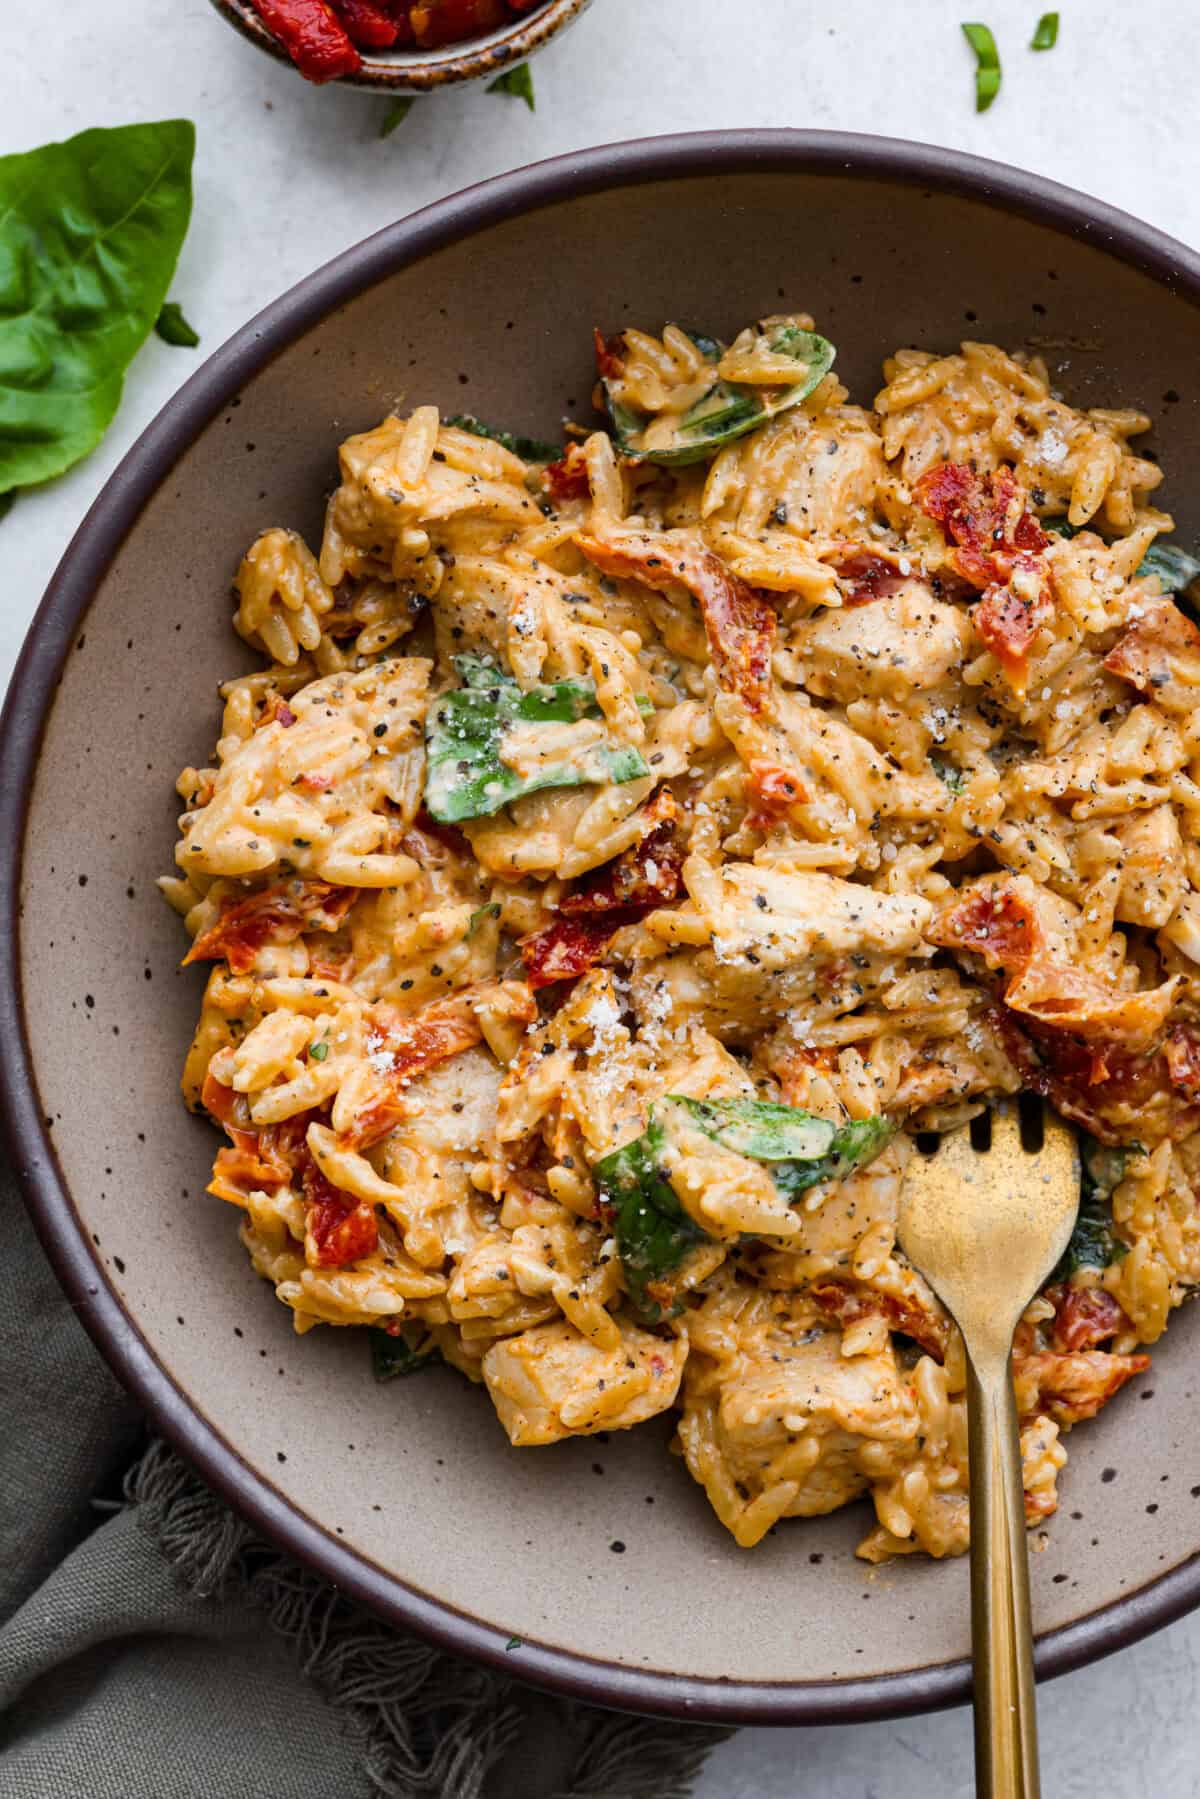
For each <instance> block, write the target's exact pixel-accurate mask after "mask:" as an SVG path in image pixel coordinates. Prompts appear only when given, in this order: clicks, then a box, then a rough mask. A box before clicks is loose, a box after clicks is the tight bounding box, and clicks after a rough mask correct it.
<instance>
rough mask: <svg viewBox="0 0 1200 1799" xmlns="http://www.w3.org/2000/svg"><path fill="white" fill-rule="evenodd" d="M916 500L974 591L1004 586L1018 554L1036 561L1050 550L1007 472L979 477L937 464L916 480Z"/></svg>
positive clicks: (960, 466) (962, 466) (961, 465)
mask: <svg viewBox="0 0 1200 1799" xmlns="http://www.w3.org/2000/svg"><path fill="white" fill-rule="evenodd" d="M914 498H915V499H916V502H917V505H918V506H919V507H920V508H921V511H922V512H923V513H924V514H925V516H926V518H930V519H932V520H933V522H934V523H935V524H937V525H940V526H941V528H942V531H943V532H944V533H945V535H946V537H947V538H948V539H949V540H950V541H951V542H952V543H953V544H954V545H955V549H954V550H953V551H952V552H951V554H950V557H949V562H950V566H951V567H952V568H953V569H954V570H955V571H956V573H958V574H960V575H961V576H962V577H963V579H964V580H967V581H970V582H971V584H972V585H973V586H975V587H979V588H984V587H991V586H992V585H993V584H999V585H1001V586H1003V585H1005V584H1006V583H1007V582H1008V580H1009V577H1010V576H1011V574H1012V572H1013V568H1014V566H1015V563H1016V560H1017V558H1018V556H1019V555H1020V554H1021V553H1022V552H1024V553H1025V554H1026V555H1029V556H1036V555H1040V554H1041V552H1042V551H1043V550H1045V549H1046V548H1047V547H1048V545H1049V542H1050V539H1049V538H1048V537H1047V535H1046V533H1045V532H1044V531H1043V530H1042V527H1041V526H1040V525H1039V524H1038V522H1037V519H1036V518H1035V517H1034V516H1033V514H1032V513H1031V512H1030V511H1029V510H1028V508H1027V507H1026V504H1025V493H1024V489H1023V488H1022V487H1021V486H1020V485H1019V484H1018V482H1017V479H1016V477H1015V476H1014V474H1013V472H1012V470H1011V469H1007V468H1000V469H997V470H996V471H995V472H994V473H993V474H990V475H981V474H978V473H977V472H976V470H975V469H973V468H970V467H969V466H968V465H967V464H966V463H965V462H941V463H939V464H938V465H937V467H936V468H931V469H927V470H926V471H925V473H924V474H923V475H922V476H921V477H920V479H919V480H918V482H917V484H916V488H915V490H914Z"/></svg>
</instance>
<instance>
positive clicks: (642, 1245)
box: [593, 1094, 894, 1322]
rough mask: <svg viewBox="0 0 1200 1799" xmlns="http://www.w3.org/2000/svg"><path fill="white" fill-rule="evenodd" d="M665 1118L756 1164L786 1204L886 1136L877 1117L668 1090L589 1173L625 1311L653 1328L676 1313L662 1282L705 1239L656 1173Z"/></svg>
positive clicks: (669, 1287) (671, 1290)
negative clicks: (629, 1306) (603, 1213)
mask: <svg viewBox="0 0 1200 1799" xmlns="http://www.w3.org/2000/svg"><path fill="white" fill-rule="evenodd" d="M672 1112H676V1115H677V1116H678V1115H680V1114H681V1115H682V1116H683V1118H684V1121H685V1122H686V1123H688V1124H691V1125H692V1126H694V1127H695V1128H696V1129H698V1130H700V1131H701V1132H702V1133H703V1134H704V1136H706V1137H709V1138H711V1140H712V1141H713V1142H714V1143H718V1144H720V1145H721V1147H722V1148H723V1149H727V1150H730V1151H732V1152H733V1153H734V1154H735V1155H740V1156H746V1157H748V1158H749V1159H750V1160H751V1161H755V1162H763V1163H766V1164H767V1166H768V1167H769V1169H770V1173H771V1179H772V1180H773V1181H774V1183H775V1185H776V1187H777V1188H778V1190H779V1191H780V1193H782V1194H783V1195H784V1196H785V1198H787V1199H788V1200H794V1199H797V1198H798V1197H799V1196H800V1194H802V1193H805V1192H807V1191H808V1189H809V1188H810V1187H815V1186H816V1185H817V1184H818V1183H819V1182H821V1181H829V1180H839V1179H840V1178H841V1177H842V1176H843V1175H845V1174H848V1173H849V1172H850V1170H851V1169H852V1168H855V1167H858V1166H859V1165H860V1164H862V1163H864V1162H869V1161H870V1160H871V1159H872V1157H874V1156H876V1155H878V1153H879V1151H880V1150H881V1149H882V1148H883V1146H884V1144H885V1143H886V1142H887V1141H888V1139H889V1137H891V1136H892V1134H893V1130H894V1126H893V1125H892V1124H891V1123H890V1122H889V1121H888V1120H887V1119H886V1118H862V1119H855V1120H852V1121H851V1122H850V1123H849V1124H844V1125H840V1126H839V1125H834V1124H831V1123H830V1122H829V1120H828V1119H825V1118H817V1117H815V1116H814V1115H813V1114H812V1113H811V1112H804V1111H801V1110H800V1109H799V1108H798V1107H796V1106H780V1105H775V1104H773V1103H771V1102H769V1101H766V1100H756V1099H712V1100H699V1099H687V1098H685V1097H683V1096H682V1095H680V1094H668V1095H667V1096H666V1098H664V1099H662V1100H658V1101H656V1102H655V1104H654V1105H653V1106H651V1108H650V1115H649V1118H648V1120H647V1124H646V1129H645V1131H644V1132H643V1133H642V1135H641V1136H640V1137H635V1138H634V1140H633V1142H632V1143H626V1144H624V1145H623V1146H622V1148H620V1149H616V1150H613V1151H611V1152H610V1154H608V1155H607V1156H604V1157H602V1158H601V1160H600V1161H598V1162H597V1163H596V1166H595V1169H594V1170H593V1172H594V1174H595V1176H596V1181H597V1185H598V1186H599V1188H600V1192H601V1195H602V1198H603V1199H604V1201H605V1203H606V1204H607V1205H609V1206H611V1207H612V1208H613V1234H614V1236H615V1238H616V1243H617V1250H618V1253H619V1254H620V1257H621V1265H622V1268H623V1270H624V1274H625V1284H626V1286H627V1288H628V1290H629V1296H630V1298H631V1300H632V1301H633V1304H634V1306H635V1308H636V1309H637V1310H638V1311H639V1312H640V1313H641V1315H642V1316H643V1317H644V1318H647V1319H649V1320H650V1321H651V1322H654V1321H655V1320H657V1319H658V1318H661V1317H664V1316H670V1315H671V1313H673V1312H675V1311H678V1309H679V1304H680V1301H679V1298H678V1292H677V1288H676V1286H675V1283H674V1281H673V1279H672V1277H673V1276H674V1275H676V1274H677V1273H678V1271H679V1269H680V1268H681V1266H682V1265H683V1263H684V1262H685V1260H686V1259H687V1256H688V1255H689V1254H690V1252H691V1251H692V1250H694V1249H695V1248H696V1247H697V1246H698V1245H700V1244H702V1243H704V1242H706V1241H707V1240H708V1233H707V1232H706V1231H705V1230H703V1229H702V1227H701V1226H700V1225H698V1224H697V1223H696V1222H695V1220H694V1219H693V1218H691V1217H690V1216H689V1215H688V1213H687V1212H685V1211H684V1209H683V1206H682V1205H681V1204H680V1201H679V1198H678V1196H677V1194H676V1192H675V1189H674V1188H673V1187H672V1185H671V1183H670V1180H669V1179H668V1177H667V1173H666V1170H665V1167H664V1157H665V1155H666V1151H667V1149H668V1146H669V1142H670V1134H671V1125H672Z"/></svg>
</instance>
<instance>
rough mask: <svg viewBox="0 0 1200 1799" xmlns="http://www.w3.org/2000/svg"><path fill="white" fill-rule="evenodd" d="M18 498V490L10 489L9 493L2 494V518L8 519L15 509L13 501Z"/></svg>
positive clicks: (0, 502)
mask: <svg viewBox="0 0 1200 1799" xmlns="http://www.w3.org/2000/svg"><path fill="white" fill-rule="evenodd" d="M16 497H17V494H16V489H15V488H12V487H10V488H9V490H8V492H7V493H0V518H7V517H8V515H9V513H10V512H11V511H12V509H13V501H14V500H15V499H16Z"/></svg>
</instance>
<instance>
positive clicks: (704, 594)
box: [575, 531, 776, 712]
mask: <svg viewBox="0 0 1200 1799" xmlns="http://www.w3.org/2000/svg"><path fill="white" fill-rule="evenodd" d="M575 542H576V544H577V545H578V547H579V549H580V550H582V552H583V554H584V555H585V556H586V557H587V559H588V561H589V562H592V563H594V564H595V566H596V567H597V568H598V569H600V571H601V572H602V573H603V574H606V575H616V576H618V577H620V578H624V579H626V580H636V581H641V582H643V583H644V585H645V586H647V587H652V588H654V590H655V592H657V593H670V592H671V591H672V590H673V589H675V588H679V587H683V588H686V589H687V591H688V592H689V593H690V594H691V595H692V596H693V598H694V599H695V600H696V601H697V603H698V604H699V607H700V615H701V617H702V618H703V620H704V629H705V632H706V634H707V637H708V649H709V654H710V656H711V657H712V663H713V669H714V670H715V672H716V677H717V680H718V682H719V683H720V685H721V686H722V687H723V688H725V689H726V691H727V692H731V693H736V694H738V695H739V696H740V697H741V698H742V699H743V700H744V701H745V703H746V706H747V708H748V710H749V711H751V712H761V711H762V710H763V708H764V706H765V705H766V703H767V698H768V695H769V693H770V686H771V652H772V650H773V649H774V645H775V625H776V619H775V611H774V608H773V607H772V606H770V605H769V604H768V603H767V601H766V600H764V599H763V598H762V596H761V595H760V594H758V593H756V592H755V590H754V588H753V587H750V586H748V585H747V583H746V582H745V581H743V580H742V579H741V578H740V577H739V576H738V575H735V574H734V573H733V570H732V569H729V568H726V566H725V564H724V563H723V562H722V561H721V558H720V557H719V556H714V554H713V552H712V551H711V550H707V549H704V548H703V547H702V546H701V545H699V544H696V543H691V542H681V541H680V540H678V539H671V538H663V537H653V536H651V535H650V534H649V533H648V532H641V531H626V532H622V533H621V535H620V536H619V537H594V536H592V535H591V534H590V533H587V532H582V531H581V532H579V533H578V534H577V535H576V538H575Z"/></svg>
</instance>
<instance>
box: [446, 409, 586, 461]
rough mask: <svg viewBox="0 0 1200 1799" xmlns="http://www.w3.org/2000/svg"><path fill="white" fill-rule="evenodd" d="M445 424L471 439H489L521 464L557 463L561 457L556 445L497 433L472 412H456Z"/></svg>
mask: <svg viewBox="0 0 1200 1799" xmlns="http://www.w3.org/2000/svg"><path fill="white" fill-rule="evenodd" d="M446 423H447V424H448V425H454V426H456V427H457V429H458V430H459V431H469V432H470V433H471V436H472V437H487V438H490V439H491V441H492V442H493V443H498V444H501V445H503V447H504V448H505V449H506V450H511V452H512V454H513V455H514V456H519V457H520V458H521V460H522V462H557V461H558V459H559V457H560V456H561V455H562V449H561V447H560V445H558V444H552V443H547V442H546V441H545V439H544V438H541V437H521V436H518V435H515V434H514V433H513V432H511V431H498V430H497V429H496V427H495V425H485V424H484V422H483V420H482V419H477V418H476V417H475V415H474V413H472V412H456V413H455V414H454V417H453V418H448V419H447V420H446Z"/></svg>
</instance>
